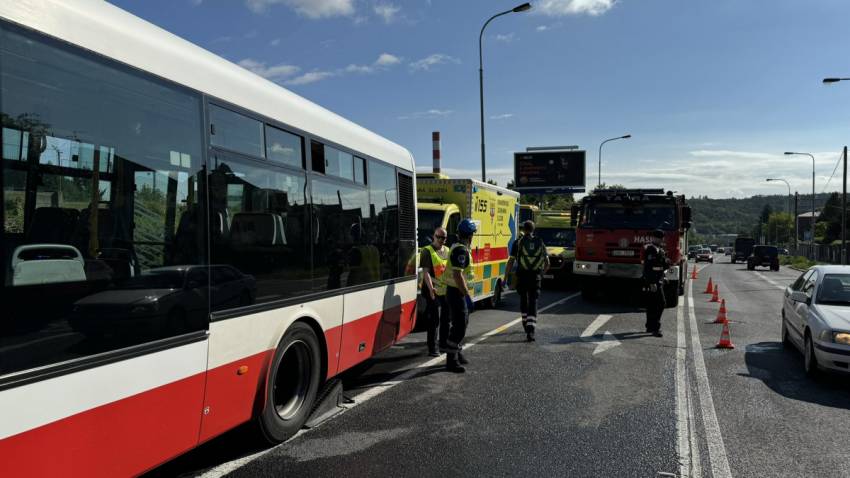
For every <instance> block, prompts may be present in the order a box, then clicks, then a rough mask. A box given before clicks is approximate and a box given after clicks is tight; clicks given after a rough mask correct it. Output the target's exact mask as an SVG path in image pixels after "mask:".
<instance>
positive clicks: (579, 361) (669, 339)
mask: <svg viewBox="0 0 850 478" xmlns="http://www.w3.org/2000/svg"><path fill="white" fill-rule="evenodd" d="M600 314H609V315H613V317H612V318H611V319H610V320H608V322H607V323H606V324H604V325H603V326H602V327H600V329H598V333H597V334H596V335H595V336H591V337H585V339H584V340H583V339H582V337H581V335H582V332H583V331H585V330H586V329H587V327H588V325H590V324H591V323H593V322H594V321H595V320H596V319H597V318H598V316H599V315H600ZM673 317H675V316H673ZM643 320H644V317H643V314H642V313H641V312H639V311H635V308H634V307H631V306H628V305H617V304H613V305H612V304H604V305H603V304H589V303H584V302H581V301H580V299H574V300H573V301H570V302H568V303H565V304H563V305H562V306H558V307H556V308H553V309H551V310H550V311H548V312H547V313H543V314H540V324H539V327H538V332H537V341H536V342H534V343H527V342H526V341H525V334H524V333H523V332H522V330H521V328H520V327H518V326H515V327H513V328H510V329H508V330H507V331H505V332H504V333H501V334H498V335H495V336H492V337H490V338H489V339H488V340H486V341H483V342H481V343H479V344H477V345H475V346H474V348H471V349H469V350H468V352H467V354H466V355H467V356H468V358H469V359H470V361H471V364H470V365H469V366H468V368H467V373H466V374H462V375H455V374H451V373H448V372H445V371H443V370H442V368H441V367H434V368H432V369H430V370H427V371H425V372H424V373H422V374H420V375H418V376H416V377H414V378H412V379H411V380H409V381H407V382H405V383H402V384H401V385H399V386H397V387H394V388H392V389H390V390H389V391H387V392H386V393H383V394H381V395H379V396H378V397H375V398H374V399H372V400H371V401H370V402H369V403H367V404H365V405H364V406H362V407H356V408H354V409H352V410H351V411H349V412H347V413H345V414H344V415H342V416H341V417H339V418H338V419H336V420H333V421H331V422H328V423H326V424H324V425H322V426H321V427H319V428H317V429H315V430H313V431H311V432H310V433H308V434H304V435H302V436H300V437H298V438H296V439H295V440H293V441H292V442H290V443H287V444H285V445H283V446H280V447H278V448H276V449H274V450H273V451H272V452H270V453H268V454H267V455H265V456H263V457H262V458H260V459H258V460H256V461H254V462H252V463H250V464H249V465H247V466H245V467H244V468H241V469H239V470H237V471H236V472H234V473H233V474H232V475H231V476H235V477H242V476H246V477H247V476H279V475H280V474H283V473H286V474H290V475H293V476H294V475H298V476H332V475H335V474H341V473H345V474H346V475H347V476H367V475H368V476H378V475H382V474H390V475H399V476H406V475H415V476H447V475H448V476H458V475H473V476H494V475H502V476H514V475H521V474H531V475H534V476H655V474H656V473H657V472H659V471H663V472H671V473H674V472H675V471H676V469H677V468H676V467H677V464H676V455H675V413H674V411H675V410H674V403H673V400H674V395H675V393H674V390H673V387H674V385H673V372H674V369H675V363H674V360H675V333H670V334H668V335H667V336H665V337H664V338H662V339H658V338H655V337H651V336H649V335H648V334H645V333H643V332H642V328H643ZM671 328H672V330H675V326H672V327H671ZM606 330H607V331H609V332H611V333H612V335H614V336H616V337H618V341H620V342H621V345H619V346H617V347H614V348H611V349H608V350H606V351H605V352H603V353H598V354H596V355H594V353H593V352H594V351H595V350H597V347H598V344H595V343H592V341H603V342H604V339H603V338H604V331H606Z"/></svg>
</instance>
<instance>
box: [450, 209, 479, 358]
mask: <svg viewBox="0 0 850 478" xmlns="http://www.w3.org/2000/svg"><path fill="white" fill-rule="evenodd" d="M477 230H478V227H477V226H476V225H475V223H474V222H472V221H471V220H469V219H464V220H462V221H460V224H459V225H458V226H457V235H458V242H456V243H455V244H453V245H452V248H451V250H449V262H448V263H447V264H446V271H445V272H444V273H443V282H444V283H445V284H446V302H447V303H448V304H449V310H450V311H451V312H450V317H451V327H450V328H449V335H448V339H447V340H446V369H447V370H449V371H450V372H455V373H463V372H465V371H466V369H465V368H464V367H463V366H464V365H466V364H468V363H469V362H467V360H466V358H465V357H464V356H463V353H462V352H461V350H462V349H463V338H464V337H465V336H466V326H467V324H468V323H469V313H470V312H472V310H473V309H474V306H473V302H472V297H471V296H470V292H469V286H470V284H471V283H472V280H473V279H474V277H475V276H474V273H473V263H472V252H471V251H470V244H471V243H472V236H473V235H474V234H475V232H476V231H477Z"/></svg>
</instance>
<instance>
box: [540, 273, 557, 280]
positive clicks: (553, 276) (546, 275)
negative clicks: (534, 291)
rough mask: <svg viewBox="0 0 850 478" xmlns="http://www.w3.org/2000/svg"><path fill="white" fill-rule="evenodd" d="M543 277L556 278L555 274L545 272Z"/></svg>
mask: <svg viewBox="0 0 850 478" xmlns="http://www.w3.org/2000/svg"><path fill="white" fill-rule="evenodd" d="M543 278H544V279H554V278H555V274H543Z"/></svg>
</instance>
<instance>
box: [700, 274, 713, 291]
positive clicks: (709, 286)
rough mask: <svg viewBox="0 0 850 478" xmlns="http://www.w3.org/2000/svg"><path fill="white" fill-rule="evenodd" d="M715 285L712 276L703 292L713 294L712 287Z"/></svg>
mask: <svg viewBox="0 0 850 478" xmlns="http://www.w3.org/2000/svg"><path fill="white" fill-rule="evenodd" d="M713 287H714V286H713V285H711V277H709V278H708V286H706V288H705V291H704V292H703V294H711V289H712V288H713Z"/></svg>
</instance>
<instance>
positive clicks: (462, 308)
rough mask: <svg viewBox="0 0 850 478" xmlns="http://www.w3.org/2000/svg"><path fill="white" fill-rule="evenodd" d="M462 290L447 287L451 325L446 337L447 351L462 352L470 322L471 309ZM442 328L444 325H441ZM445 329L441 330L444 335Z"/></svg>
mask: <svg viewBox="0 0 850 478" xmlns="http://www.w3.org/2000/svg"><path fill="white" fill-rule="evenodd" d="M463 297H464V296H463V294H462V293H461V291H459V290H458V289H456V288H454V287H448V288H446V302H447V303H448V305H449V311H450V312H449V316H450V317H449V320H450V327H447V328H448V336H447V338H446V347H445V351H446V352H447V353H450V354H451V353H455V354H456V353H457V352H460V350H461V348H462V345H463V339H464V337H466V326H467V324H469V309H467V308H466V300H464V298H463ZM441 329H442V327H441ZM442 333H443V331H442V330H440V334H441V335H442Z"/></svg>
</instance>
